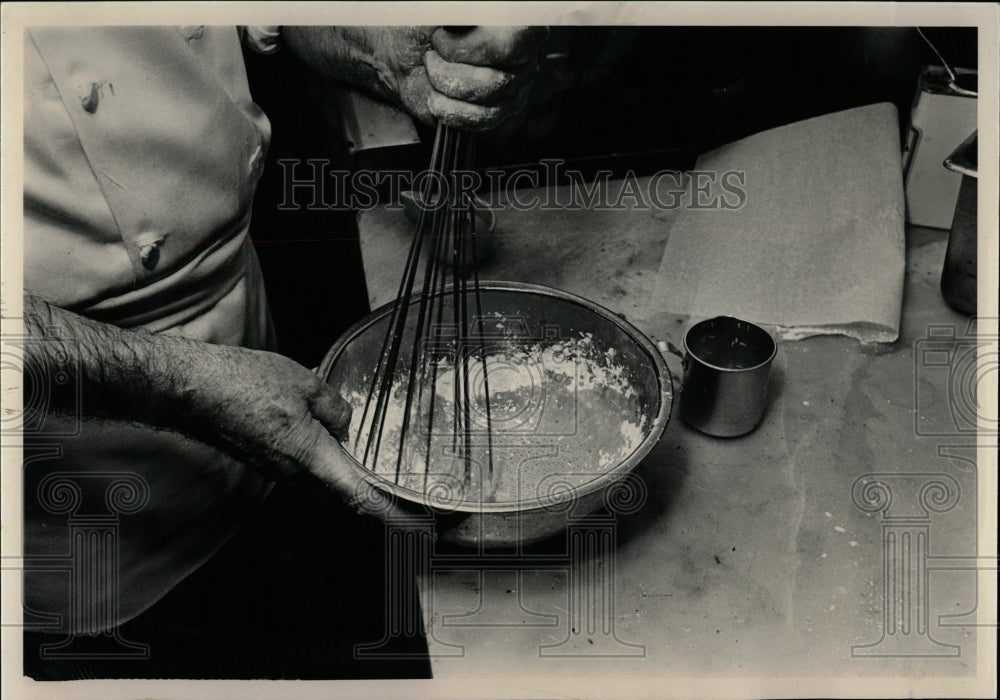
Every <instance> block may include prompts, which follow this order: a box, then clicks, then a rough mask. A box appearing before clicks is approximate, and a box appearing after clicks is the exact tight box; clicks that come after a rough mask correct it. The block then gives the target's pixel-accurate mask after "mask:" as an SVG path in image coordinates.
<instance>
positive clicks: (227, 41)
mask: <svg viewBox="0 0 1000 700" xmlns="http://www.w3.org/2000/svg"><path fill="white" fill-rule="evenodd" d="M25 77H26V84H25V119H24V125H25V166H24V167H25V192H24V210H25V232H24V242H25V286H26V287H27V288H28V289H29V290H30V291H32V292H34V293H36V294H40V295H42V296H44V297H46V298H47V299H49V300H50V301H52V302H54V303H55V304H57V305H59V306H62V307H63V308H66V309H69V310H71V311H74V312H76V313H79V314H81V315H84V316H87V317H90V318H93V319H96V320H99V321H103V322H106V323H110V324H114V325H118V326H122V327H126V328H128V327H142V328H146V329H149V330H152V331H155V332H164V333H176V334H179V335H184V336H187V337H191V338H197V339H200V340H205V341H208V342H213V343H225V344H234V345H242V346H246V347H251V348H273V347H274V334H273V328H272V325H271V323H270V317H269V315H268V312H267V303H266V298H265V295H264V288H263V284H262V280H261V273H260V269H259V266H258V263H257V258H256V256H255V254H254V250H253V247H252V245H251V243H250V240H249V237H248V227H249V224H250V211H251V202H252V198H253V193H254V189H255V187H256V184H257V180H258V179H259V177H260V174H261V170H262V167H263V161H264V155H265V153H266V151H267V146H268V142H269V138H270V124H269V122H268V120H267V118H266V116H265V115H264V114H263V112H262V111H261V110H260V109H259V108H258V107H257V105H255V104H254V103H253V101H252V99H251V98H250V93H249V89H248V87H247V79H246V72H245V68H244V65H243V57H242V54H241V50H240V37H239V33H238V32H237V30H236V28H234V27H183V28H177V27H78V28H71V27H45V28H32V29H30V30H29V31H28V32H27V35H26V42H25ZM63 434H65V435H63ZM45 435H50V436H51V437H50V438H46V437H45ZM42 442H51V443H52V444H54V445H58V446H59V449H60V450H61V454H60V455H58V456H55V457H53V458H48V459H39V460H35V461H31V460H30V459H29V455H28V454H26V456H25V463H26V466H25V520H26V522H25V526H26V528H25V554H26V555H27V556H28V557H29V569H30V561H31V559H30V557H32V556H34V555H65V556H69V557H70V558H71V559H72V558H73V556H75V555H73V553H72V550H71V546H72V542H71V539H70V538H71V533H72V532H74V531H75V530H74V527H77V529H78V526H79V525H80V523H81V522H83V521H82V520H81V517H82V515H83V514H85V513H90V512H93V511H94V509H96V510H97V511H104V512H106V513H112V514H114V509H113V508H111V507H110V506H109V505H108V504H107V503H106V502H104V501H103V500H102V498H104V495H106V493H105V492H106V490H107V487H108V486H109V485H110V484H111V483H112V482H114V481H115V479H116V478H119V477H116V476H115V475H116V474H117V475H125V474H130V475H132V477H129V478H135V477H138V478H139V479H140V480H141V482H142V483H144V484H145V485H146V488H147V489H148V492H149V501H148V503H147V504H146V505H145V507H143V508H142V509H141V510H139V511H138V512H136V513H133V514H125V513H118V514H117V515H118V520H117V526H116V527H117V534H116V536H115V545H114V546H115V548H116V550H117V565H118V566H117V574H116V576H115V577H113V578H114V579H115V581H114V582H110V583H106V584H102V585H96V586H89V588H87V590H88V591H90V590H91V589H93V591H91V592H90V593H86V592H84V593H81V591H80V590H79V588H80V585H82V584H79V582H77V583H74V582H73V581H74V580H75V579H73V576H70V577H69V580H67V576H66V574H65V573H63V574H58V573H52V572H45V573H29V574H28V578H27V579H26V603H27V604H28V606H29V607H30V608H31V609H33V610H35V611H38V612H42V613H60V614H62V615H63V616H64V620H66V621H67V625H66V627H68V628H70V629H73V628H74V627H75V631H77V632H80V631H95V630H101V629H104V628H106V627H107V626H109V625H113V624H117V623H121V622H124V621H126V620H128V619H129V618H131V617H134V616H135V615H136V614H138V613H139V612H141V611H143V610H144V609H146V608H148V607H149V606H150V605H152V604H153V603H154V602H155V601H156V600H158V599H159V598H160V597H161V596H162V595H163V594H164V593H166V592H167V591H168V590H169V589H170V588H172V587H173V586H174V585H176V583H177V582H178V581H180V580H181V579H182V578H183V577H184V576H186V575H187V574H188V573H190V572H191V571H193V570H194V569H195V568H197V567H198V566H200V565H201V564H202V563H204V561H205V560H206V559H208V557H210V556H211V555H212V554H213V553H214V552H215V551H216V550H217V549H218V548H219V547H220V546H221V545H222V543H223V542H225V540H226V539H228V537H229V536H230V535H231V534H232V533H233V532H234V531H235V529H236V528H237V527H238V525H239V524H240V523H241V522H242V521H243V519H244V518H245V517H246V515H247V514H248V513H249V512H250V510H251V509H252V507H253V505H254V504H255V503H257V502H258V501H259V500H260V499H261V498H262V497H263V496H264V495H265V494H266V492H267V490H268V489H269V487H270V484H269V482H267V481H266V480H265V479H263V478H262V477H260V476H259V475H258V474H257V473H256V472H253V471H252V470H250V469H248V468H246V467H244V466H243V465H241V464H239V463H237V462H235V461H233V460H232V459H230V458H229V457H228V456H226V455H223V454H221V453H219V452H217V451H215V450H213V449H211V448H208V447H206V446H204V445H201V444H199V443H195V442H193V441H190V440H187V439H185V438H183V437H182V436H179V435H176V434H173V433H166V432H157V431H153V430H150V429H147V428H145V427H142V426H134V425H127V424H123V423H112V422H104V421H89V420H88V421H82V420H80V417H79V416H68V417H62V416H49V417H48V418H47V419H46V423H45V427H44V430H43V435H42ZM55 472H60V473H65V476H66V478H68V479H70V480H71V481H74V482H77V483H79V484H80V485H81V487H82V488H83V495H84V496H85V499H84V502H83V503H82V505H81V506H80V507H79V508H78V509H76V510H75V511H73V512H70V513H67V512H57V511H58V509H55V510H54V509H53V508H52V504H51V502H50V501H46V500H45V496H44V495H43V494H39V493H37V492H36V490H37V489H38V488H39V486H40V485H41V484H42V481H43V479H44V477H45V476H47V475H51V474H53V473H55ZM46 483H51V480H50V481H49V482H46ZM77 558H79V556H78V555H77ZM78 563H79V562H78ZM84 564H86V562H84ZM87 565H88V566H89V564H87ZM97 589H101V590H100V591H98V590H97ZM81 595H83V599H80V596H81ZM74 596H76V599H75V600H74ZM74 606H75V607H74ZM88 606H90V608H88ZM91 608H92V609H91ZM87 610H90V613H87ZM95 611H96V612H95ZM84 613H87V614H84ZM91 613H93V614H91Z"/></svg>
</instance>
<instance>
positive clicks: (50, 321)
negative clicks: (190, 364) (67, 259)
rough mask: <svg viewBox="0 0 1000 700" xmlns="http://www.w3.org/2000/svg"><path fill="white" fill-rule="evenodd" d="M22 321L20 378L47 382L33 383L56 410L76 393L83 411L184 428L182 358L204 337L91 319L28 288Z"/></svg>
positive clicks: (188, 354) (167, 426) (184, 429)
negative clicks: (25, 340) (22, 374)
mask: <svg viewBox="0 0 1000 700" xmlns="http://www.w3.org/2000/svg"><path fill="white" fill-rule="evenodd" d="M24 325H25V330H26V332H27V334H28V337H29V339H30V341H31V342H29V343H26V345H25V357H24V362H25V366H26V372H25V378H26V380H29V381H35V382H45V383H46V386H44V387H36V389H41V390H44V391H45V392H46V393H47V394H48V395H49V396H50V400H51V402H52V407H53V408H54V409H56V410H59V409H69V408H72V407H71V406H69V405H68V404H69V402H70V401H73V400H75V396H76V395H77V392H78V395H79V396H80V397H81V398H82V401H83V408H84V410H85V411H86V412H87V413H88V414H92V415H100V416H106V417H109V418H115V419H119V420H128V421H135V422H142V423H147V424H149V425H152V426H155V427H160V428H169V429H174V430H180V431H185V432H188V431H189V429H190V426H188V425H185V421H183V420H182V418H181V417H182V416H183V415H184V412H183V411H182V410H179V409H180V405H181V403H182V402H183V398H184V396H185V394H186V391H185V385H186V383H187V382H186V381H185V380H184V378H183V376H182V374H181V372H182V366H183V358H185V357H186V356H190V355H191V353H192V352H194V351H195V349H196V347H195V346H199V345H203V344H199V343H197V342H196V341H192V340H188V339H186V338H180V337H176V336H167V335H154V334H152V333H149V332H147V331H143V330H124V329H121V328H118V327H116V326H112V325H109V324H105V323H100V322H97V321H93V320H90V319H87V318H84V317H82V316H79V315H78V314H75V313H72V312H70V311H67V310H65V309H62V308H60V307H58V306H55V305H52V304H49V303H48V302H46V301H45V300H44V299H42V298H40V297H38V296H36V295H34V294H32V293H30V292H27V291H26V292H25V295H24ZM56 379H59V380H60V381H56ZM71 387H72V388H73V389H72V391H70V388H71Z"/></svg>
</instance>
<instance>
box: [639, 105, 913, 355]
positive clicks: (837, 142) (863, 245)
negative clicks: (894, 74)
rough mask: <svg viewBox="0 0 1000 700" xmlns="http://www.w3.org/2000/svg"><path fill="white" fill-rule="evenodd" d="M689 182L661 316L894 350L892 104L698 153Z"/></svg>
mask: <svg viewBox="0 0 1000 700" xmlns="http://www.w3.org/2000/svg"><path fill="white" fill-rule="evenodd" d="M699 173H701V174H699ZM726 173H730V174H729V175H726ZM689 177H690V178H691V179H692V182H693V184H695V185H696V186H698V187H700V188H701V190H702V191H701V192H697V191H689V195H688V198H687V199H686V200H685V201H686V203H687V207H686V209H685V210H684V211H683V212H681V214H680V216H679V217H678V218H677V220H676V221H675V223H674V224H673V227H672V228H671V230H670V238H669V241H668V243H667V246H666V249H665V252H664V255H663V260H662V262H661V265H660V281H659V285H660V289H659V292H660V293H659V296H658V299H660V300H662V303H663V304H665V305H666V308H664V309H663V310H665V311H671V312H673V313H677V314H686V315H689V316H693V317H711V316H716V315H720V314H725V315H729V316H737V317H740V318H744V319H746V320H748V321H754V322H757V323H760V324H764V325H767V326H770V327H771V328H773V329H774V330H775V331H776V332H777V334H778V335H779V336H780V337H783V338H785V339H795V338H802V337H806V336H810V335H819V334H825V333H828V334H843V335H848V336H852V337H854V338H857V339H859V340H861V341H862V342H892V341H894V340H896V338H897V337H898V335H899V319H900V309H901V305H902V298H903V275H904V270H905V236H904V195H903V179H902V170H901V156H900V143H899V128H898V126H897V113H896V108H895V107H894V106H893V105H891V104H888V103H884V104H875V105H869V106H866V107H859V108H856V109H850V110H846V111H843V112H838V113H835V114H829V115H826V116H822V117H817V118H814V119H809V120H806V121H802V122H798V123H795V124H790V125H788V126H783V127H779V128H777V129H772V130H769V131H765V132H762V133H759V134H755V135H754V136H750V137H748V138H745V139H743V140H741V141H737V142H735V143H732V144H729V145H727V146H723V147H721V148H719V149H717V150H715V151H712V152H710V153H707V154H705V155H703V156H702V157H701V158H699V159H698V163H697V166H696V168H695V170H694V171H692V172H691V173H690V174H689ZM692 204H695V205H705V208H695V207H692V206H691V205H692ZM727 207H728V208H727Z"/></svg>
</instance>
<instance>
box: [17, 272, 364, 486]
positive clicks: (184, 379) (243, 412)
mask: <svg viewBox="0 0 1000 700" xmlns="http://www.w3.org/2000/svg"><path fill="white" fill-rule="evenodd" d="M24 319H25V326H26V329H27V332H28V335H29V341H30V342H28V343H26V344H25V350H26V352H25V360H24V361H25V370H26V371H25V377H26V378H29V377H31V378H34V381H46V382H48V383H49V386H48V387H45V388H46V390H47V391H48V393H49V395H50V396H51V398H52V403H51V405H52V406H53V408H55V409H58V408H59V404H60V401H62V402H63V406H64V407H68V402H67V399H71V398H73V397H72V396H71V395H70V394H72V392H63V393H62V395H60V394H59V392H58V391H52V389H57V388H58V387H57V384H58V382H56V381H54V378H55V377H57V375H58V374H59V373H60V372H63V373H65V374H67V375H68V376H65V377H64V378H63V379H64V381H63V382H62V385H63V386H73V387H76V388H77V391H78V392H79V394H78V395H79V396H81V397H82V403H83V406H82V408H83V411H84V415H85V416H90V415H98V416H103V417H108V418H111V419H117V420H123V421H129V422H139V423H145V424H147V425H150V426H152V427H154V428H160V429H167V430H173V431H176V432H180V433H183V434H185V435H188V436H189V437H192V438H194V439H196V440H199V441H201V442H204V443H206V444H209V445H213V446H215V447H217V448H219V449H221V450H223V451H225V452H228V453H229V454H230V455H232V456H233V457H235V458H237V459H239V460H240V461H242V462H244V463H245V464H248V465H250V466H253V467H255V468H257V469H258V470H260V471H261V472H262V473H264V474H266V475H267V476H270V477H272V478H274V479H285V480H289V481H291V482H292V483H299V484H302V485H304V486H306V487H307V488H310V489H312V490H314V491H316V490H319V491H330V490H333V491H334V492H336V493H338V494H339V495H340V496H341V497H350V496H351V495H352V494H353V493H354V489H355V488H356V486H357V484H358V480H359V478H360V477H359V476H358V475H357V474H356V473H355V472H354V469H353V467H352V465H351V464H350V462H349V460H348V458H347V455H346V453H345V452H344V450H343V449H342V448H341V447H340V445H339V443H338V442H337V440H336V439H335V438H336V437H344V436H345V435H346V431H347V426H348V425H349V422H350V408H349V407H348V406H347V404H346V403H345V402H344V401H343V400H342V399H341V398H340V397H339V396H337V394H336V393H335V392H334V391H333V390H332V389H331V388H330V387H328V386H327V385H326V384H325V383H324V382H323V381H322V380H320V379H319V378H318V377H317V376H316V375H315V374H314V373H312V372H310V371H309V370H307V369H306V368H305V367H302V366H301V365H299V364H298V363H296V362H294V361H292V360H290V359H288V358H287V357H283V356H281V355H278V354H276V353H271V352H264V351H260V350H250V349H247V348H241V347H235V346H231V345H216V344H212V343H206V342H201V341H197V340H192V339H189V338H182V337H179V336H174V335H167V334H162V333H149V332H147V331H144V330H124V329H121V328H116V327H115V326H110V325H107V324H103V323H99V322H96V321H93V320H90V319H86V318H83V317H81V316H79V315H77V314H74V313H72V312H69V311H66V310H65V309H61V308H59V307H56V306H54V305H52V304H48V303H46V302H45V301H44V300H43V299H40V298H39V297H37V296H35V295H33V294H31V293H30V292H25V297H24ZM65 358H72V360H73V361H71V362H66V361H65Z"/></svg>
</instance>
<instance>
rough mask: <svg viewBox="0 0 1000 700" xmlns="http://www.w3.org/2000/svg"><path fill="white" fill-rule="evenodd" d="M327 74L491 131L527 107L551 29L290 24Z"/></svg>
mask: <svg viewBox="0 0 1000 700" xmlns="http://www.w3.org/2000/svg"><path fill="white" fill-rule="evenodd" d="M283 32H284V37H285V42H286V44H287V45H288V47H289V48H290V49H291V50H292V51H293V52H295V53H296V54H297V55H298V56H300V57H301V58H302V59H303V60H305V61H306V62H307V63H309V64H310V65H311V66H313V67H314V68H316V69H317V70H318V71H319V72H321V73H322V74H324V75H326V76H328V77H330V78H333V79H335V80H338V81H341V82H347V83H350V84H351V85H353V86H356V87H360V88H362V89H366V90H368V91H369V92H372V93H374V94H376V95H378V96H381V97H383V98H386V99H389V100H392V101H394V102H396V103H397V104H398V105H400V106H401V107H403V108H404V109H406V110H407V111H408V112H410V113H411V114H413V115H414V116H416V117H417V118H419V119H420V120H421V121H424V122H426V123H434V122H436V121H438V120H440V121H442V122H443V123H445V124H447V125H449V126H454V127H459V128H464V129H477V130H478V129H490V128H492V127H495V126H496V125H497V124H499V123H500V122H502V121H503V120H504V119H506V118H507V117H509V116H511V115H513V114H515V113H517V112H518V111H520V110H522V109H523V108H524V106H525V104H526V103H527V97H528V88H529V85H530V82H531V79H532V78H533V77H534V75H535V73H536V72H537V69H538V54H539V49H540V46H541V43H542V41H543V40H544V38H545V36H546V35H547V33H548V32H547V29H546V28H545V27H462V28H445V27H285V28H284V29H283Z"/></svg>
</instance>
